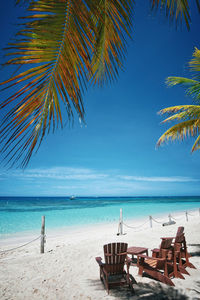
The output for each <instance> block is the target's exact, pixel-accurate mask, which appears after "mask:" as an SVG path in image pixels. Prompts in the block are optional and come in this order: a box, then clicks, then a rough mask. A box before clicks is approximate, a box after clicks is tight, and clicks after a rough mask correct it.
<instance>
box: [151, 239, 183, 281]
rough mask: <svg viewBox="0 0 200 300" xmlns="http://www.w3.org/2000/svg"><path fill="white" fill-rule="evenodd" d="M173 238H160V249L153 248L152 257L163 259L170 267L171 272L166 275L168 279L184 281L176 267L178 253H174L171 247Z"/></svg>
mask: <svg viewBox="0 0 200 300" xmlns="http://www.w3.org/2000/svg"><path fill="white" fill-rule="evenodd" d="M173 239H174V238H173V237H170V238H162V242H161V244H160V248H159V249H158V248H155V249H153V250H152V256H153V257H157V258H165V259H166V261H167V264H168V265H171V266H172V268H171V272H170V273H169V274H168V277H170V278H171V277H176V278H181V279H185V278H184V277H183V275H182V274H181V272H180V270H179V268H178V265H177V258H178V257H179V251H176V249H175V248H174V246H173V245H172V241H173Z"/></svg>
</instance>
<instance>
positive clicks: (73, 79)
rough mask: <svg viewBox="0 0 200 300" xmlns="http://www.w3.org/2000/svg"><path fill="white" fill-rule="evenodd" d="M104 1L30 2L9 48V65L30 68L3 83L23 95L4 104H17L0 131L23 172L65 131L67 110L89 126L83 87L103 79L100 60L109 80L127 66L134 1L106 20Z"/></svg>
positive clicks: (113, 4) (114, 8)
mask: <svg viewBox="0 0 200 300" xmlns="http://www.w3.org/2000/svg"><path fill="white" fill-rule="evenodd" d="M18 2H19V1H18ZM102 2H103V1H101V0H98V1H90V0H76V1H70V0H38V1H33V0H32V1H30V4H29V8H28V11H29V15H28V16H27V17H25V18H23V19H24V20H25V23H24V28H23V29H22V30H21V31H20V32H19V33H18V35H17V36H18V37H19V38H18V39H17V40H16V41H15V42H13V43H10V44H9V47H8V48H7V51H9V53H8V54H7V55H12V56H13V58H10V59H9V60H8V61H7V63H6V65H16V66H22V69H24V68H25V67H26V66H28V67H29V69H28V70H23V71H22V72H21V73H19V74H18V75H16V76H13V77H12V78H10V79H8V80H6V81H4V82H3V83H1V85H3V86H4V87H3V90H5V89H8V88H15V86H18V91H17V92H15V93H14V94H12V95H11V96H10V97H8V98H7V99H6V100H5V101H4V102H3V103H1V105H0V108H1V109H2V108H4V107H6V106H7V105H10V104H11V105H12V109H11V110H10V111H9V112H8V113H7V114H6V115H5V116H4V119H3V122H2V124H1V131H0V141H1V144H2V152H3V153H5V158H7V159H8V162H13V163H16V161H18V160H19V159H20V161H21V166H22V167H25V166H26V165H27V163H28V162H29V160H30V158H31V155H32V153H33V151H34V149H36V148H35V147H36V146H37V147H39V146H40V144H41V142H42V140H43V138H44V136H45V135H46V133H48V132H49V131H50V129H51V128H53V130H54V129H55V127H56V126H58V125H59V124H60V125H61V126H62V124H63V106H65V108H66V110H67V120H71V119H72V118H73V115H74V113H73V110H74V109H75V110H76V112H77V114H78V117H79V118H80V119H81V120H83V121H84V108H83V102H82V92H83V88H84V87H85V84H86V82H87V80H88V78H91V77H92V78H93V79H94V82H96V81H97V80H98V79H97V78H98V77H101V76H100V75H99V74H100V72H96V71H94V69H95V67H94V66H97V64H98V65H100V64H99V61H101V63H102V64H103V65H106V70H105V69H104V70H102V72H106V76H108V77H110V78H112V77H113V76H116V73H117V68H118V67H120V66H121V63H118V62H119V57H120V55H122V52H123V51H124V49H125V46H124V44H125V38H124V34H126V35H127V34H128V35H130V33H129V30H130V14H131V4H130V3H131V0H130V1H129V0H116V1H114V0H113V1H109V3H107V6H108V7H110V8H109V10H108V12H106V16H104V13H105V11H104V10H103V3H102ZM102 10H103V11H102ZM102 16H103V17H102ZM125 20H126V22H125ZM124 22H125V24H124ZM100 23H101V24H102V28H104V32H105V31H107V35H106V37H105V39H106V42H107V43H110V46H109V47H102V44H101V43H100V45H99V44H98V41H99V40H101V38H100V37H99V36H100V35H101V34H100V32H99V24H100ZM111 23H112V28H111ZM107 24H109V28H107ZM127 25H128V28H126V26H127ZM115 27H116V28H117V29H116V30H114V28H115ZM105 28H106V29H105ZM122 32H124V34H123V33H122ZM117 33H118V35H117ZM115 34H116V36H114V35H115ZM109 37H110V39H109ZM95 47H96V48H95ZM101 47H102V49H101ZM99 53H100V54H99ZM100 56H101V59H100ZM91 61H92V64H91ZM97 61H98V63H97ZM100 80H101V79H100ZM15 89H16V88H15ZM24 154H25V156H24Z"/></svg>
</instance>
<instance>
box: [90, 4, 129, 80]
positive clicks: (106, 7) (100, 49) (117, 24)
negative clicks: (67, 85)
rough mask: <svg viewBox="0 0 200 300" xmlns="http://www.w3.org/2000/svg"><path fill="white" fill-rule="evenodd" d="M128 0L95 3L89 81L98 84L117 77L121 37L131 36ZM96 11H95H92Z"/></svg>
mask: <svg viewBox="0 0 200 300" xmlns="http://www.w3.org/2000/svg"><path fill="white" fill-rule="evenodd" d="M132 2H133V1H131V0H102V1H99V6H98V10H99V11H98V13H96V12H95V13H94V22H95V26H96V38H95V42H94V45H95V46H94V48H95V52H94V55H93V59H92V74H93V76H92V80H93V82H94V83H95V84H96V83H98V84H99V85H102V84H104V83H105V82H108V81H112V80H113V79H114V78H116V77H117V76H118V69H119V68H121V67H122V63H123V58H124V53H125V51H126V44H125V35H128V36H129V37H130V34H131V11H132ZM96 9H97V8H96Z"/></svg>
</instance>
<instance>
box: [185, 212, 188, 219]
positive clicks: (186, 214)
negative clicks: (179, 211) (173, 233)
mask: <svg viewBox="0 0 200 300" xmlns="http://www.w3.org/2000/svg"><path fill="white" fill-rule="evenodd" d="M185 216H186V221H187V222H188V212H187V210H186V212H185Z"/></svg>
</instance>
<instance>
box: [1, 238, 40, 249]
mask: <svg viewBox="0 0 200 300" xmlns="http://www.w3.org/2000/svg"><path fill="white" fill-rule="evenodd" d="M40 238H41V235H40V236H38V237H37V238H36V239H34V240H32V241H30V242H28V243H26V244H23V245H21V246H18V247H15V248H12V249H8V250H1V251H0V253H6V252H10V251H13V250H16V249H19V248H22V247H25V246H27V245H29V244H31V243H33V242H35V241H37V240H39V239H40Z"/></svg>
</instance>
